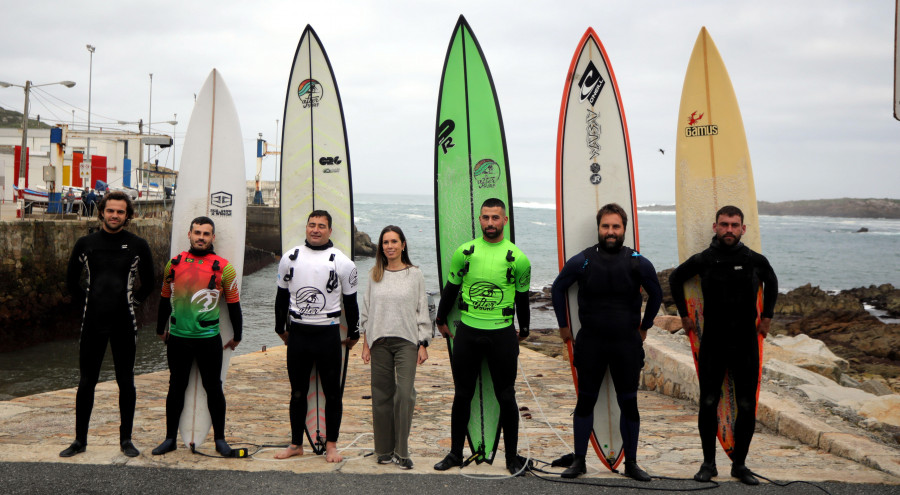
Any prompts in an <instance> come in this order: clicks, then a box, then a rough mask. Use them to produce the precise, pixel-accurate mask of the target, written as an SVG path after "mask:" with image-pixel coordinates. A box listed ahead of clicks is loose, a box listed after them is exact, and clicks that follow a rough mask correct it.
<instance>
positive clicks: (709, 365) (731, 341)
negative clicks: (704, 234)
mask: <svg viewBox="0 0 900 495" xmlns="http://www.w3.org/2000/svg"><path fill="white" fill-rule="evenodd" d="M695 275H699V276H700V284H701V290H702V292H703V321H704V328H703V334H702V336H701V337H700V355H699V356H698V359H697V364H698V372H699V378H700V411H699V414H698V417H697V426H698V429H699V431H700V442H701V444H702V445H703V459H704V462H706V463H711V464H715V456H716V430H717V428H718V420H717V417H716V408H717V407H718V404H719V396H720V392H721V388H722V380H724V378H725V373H726V371H727V372H728V373H729V374H730V375H731V376H732V377H733V378H734V387H735V396H736V400H737V416H736V418H735V424H734V451H733V452H732V454H731V460H732V462H733V463H734V464H735V465H744V462H745V461H746V459H747V452H748V451H749V450H750V441H751V440H752V439H753V431H754V428H755V427H756V390H757V388H758V384H759V366H760V363H759V343H758V340H757V326H756V318H757V309H756V299H757V292H758V290H759V286H760V284H762V285H763V308H762V312H761V313H759V315H760V316H761V317H762V318H771V317H772V315H773V314H774V309H775V300H776V299H777V297H778V279H777V278H776V277H775V272H774V271H773V270H772V266H771V265H769V261H768V260H767V259H766V258H765V257H764V256H763V255H761V254H759V253H756V252H754V251H752V250H751V249H750V248H748V247H747V246H745V245H744V244H743V243H738V244H737V245H735V246H730V247H729V246H727V245H725V244H723V243H720V242H719V240H718V239H717V238H713V240H712V242H711V243H710V247H709V248H707V249H706V250H704V251H703V252H701V253H698V254H695V255H694V256H691V257H690V258H689V259H688V260H687V261H685V262H684V263H682V264H681V266H679V267H678V268H676V269H675V271H674V272H672V274H671V275H670V276H669V285H670V287H671V288H672V298H673V299H674V300H675V305H676V306H678V313H679V314H680V315H681V316H688V309H687V304H686V302H685V299H684V283H685V282H687V281H688V280H690V279H691V278H692V277H694V276H695Z"/></svg>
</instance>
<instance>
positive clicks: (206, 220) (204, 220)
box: [188, 216, 216, 234]
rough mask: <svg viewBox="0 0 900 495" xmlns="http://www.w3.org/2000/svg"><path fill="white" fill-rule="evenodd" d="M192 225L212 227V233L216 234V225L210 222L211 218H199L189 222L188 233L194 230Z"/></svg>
mask: <svg viewBox="0 0 900 495" xmlns="http://www.w3.org/2000/svg"><path fill="white" fill-rule="evenodd" d="M194 225H212V229H213V231H212V233H213V234H215V233H216V223H215V222H213V221H212V218H209V217H203V216H200V217H197V218H195V219H193V220H191V225H190V226H189V227H188V232H190V231H192V230H194Z"/></svg>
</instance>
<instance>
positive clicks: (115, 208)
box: [59, 191, 154, 457]
mask: <svg viewBox="0 0 900 495" xmlns="http://www.w3.org/2000/svg"><path fill="white" fill-rule="evenodd" d="M98 210H99V211H98V217H99V219H100V230H98V231H97V232H94V233H93V234H89V235H86V236H84V237H82V238H81V239H78V241H77V242H76V243H75V247H74V249H72V256H71V257H70V258H69V267H68V270H67V273H66V284H67V286H68V289H69V292H70V293H71V294H72V298H73V301H74V302H75V303H76V304H82V303H83V304H84V316H83V319H82V322H81V341H80V344H79V368H80V371H81V379H80V380H79V382H78V393H77V394H76V396H75V441H74V442H72V445H70V446H69V447H68V448H67V449H65V450H63V451H62V452H60V453H59V455H60V457H72V456H73V455H75V454H80V453H82V452H84V451H85V448H86V446H87V431H88V424H89V423H90V421H91V410H92V409H93V408H94V387H96V385H97V381H98V380H99V378H100V365H101V364H102V363H103V355H104V354H105V353H106V346H107V343H109V345H110V347H111V348H112V355H113V362H114V363H115V369H116V383H118V385H119V412H120V414H121V421H122V423H121V426H120V427H119V441H120V447H121V449H122V452H123V453H125V455H127V456H128V457H137V456H138V455H139V454H140V452H138V450H137V449H136V448H135V447H134V444H133V443H132V442H131V430H132V426H133V424H134V406H135V402H136V400H137V395H136V391H135V388H134V359H135V349H136V344H137V320H136V319H135V312H134V310H135V306H136V305H137V304H139V303H140V302H142V301H143V300H144V299H146V298H147V296H149V295H150V293H151V292H152V291H153V284H154V282H153V259H152V258H151V255H150V246H149V245H148V244H147V241H145V240H144V239H141V238H140V237H138V236H136V235H134V234H132V233H131V232H128V231H126V230H125V226H126V225H128V222H129V220H131V219H132V218H133V217H134V206H133V205H132V204H131V198H129V197H128V195H127V194H125V193H123V192H120V191H115V192H111V193H109V194H106V195H104V196H103V200H102V201H101V202H100V205H99V208H98ZM138 278H140V288H139V289H138V290H137V292H135V281H136V279H138Z"/></svg>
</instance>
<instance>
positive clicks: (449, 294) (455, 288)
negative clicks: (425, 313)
mask: <svg viewBox="0 0 900 495" xmlns="http://www.w3.org/2000/svg"><path fill="white" fill-rule="evenodd" d="M460 287H461V286H460V285H457V284H454V283H452V282H447V285H445V286H444V291H443V292H441V303H440V304H438V310H437V317H436V318H435V319H434V322H435V323H437V324H438V325H443V324H445V323H447V315H449V314H450V310H451V309H453V305H454V304H455V303H456V298H457V297H459V289H460Z"/></svg>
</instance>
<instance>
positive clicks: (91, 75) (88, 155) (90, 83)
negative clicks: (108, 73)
mask: <svg viewBox="0 0 900 495" xmlns="http://www.w3.org/2000/svg"><path fill="white" fill-rule="evenodd" d="M96 49H97V47H96V46H94V45H87V50H88V51H89V52H90V53H91V65H90V69H89V70H88V138H87V149H86V150H85V152H84V156H85V159H86V160H88V162H90V159H91V93H92V91H91V90H92V86H93V81H94V50H96Z"/></svg>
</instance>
